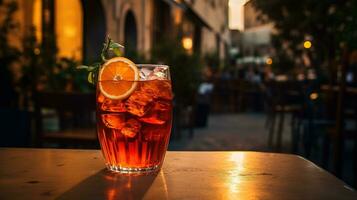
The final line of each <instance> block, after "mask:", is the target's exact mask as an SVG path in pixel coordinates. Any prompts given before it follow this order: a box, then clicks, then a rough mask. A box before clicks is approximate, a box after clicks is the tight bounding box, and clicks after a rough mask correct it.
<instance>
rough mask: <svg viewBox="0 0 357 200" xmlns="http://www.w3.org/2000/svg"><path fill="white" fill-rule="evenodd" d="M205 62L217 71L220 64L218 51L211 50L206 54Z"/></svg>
mask: <svg viewBox="0 0 357 200" xmlns="http://www.w3.org/2000/svg"><path fill="white" fill-rule="evenodd" d="M204 60H205V64H206V65H207V66H208V67H210V68H211V69H212V70H214V71H217V70H218V69H219V66H220V60H219V56H218V53H217V52H211V53H207V54H206V55H204Z"/></svg>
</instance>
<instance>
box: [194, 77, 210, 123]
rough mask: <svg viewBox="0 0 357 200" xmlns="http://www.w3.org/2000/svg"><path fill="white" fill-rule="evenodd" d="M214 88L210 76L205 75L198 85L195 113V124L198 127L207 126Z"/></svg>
mask: <svg viewBox="0 0 357 200" xmlns="http://www.w3.org/2000/svg"><path fill="white" fill-rule="evenodd" d="M213 88H214V85H213V83H212V81H211V79H210V78H209V77H204V78H203V81H202V82H201V83H200V85H199V86H198V92H197V104H196V114H195V116H196V119H195V124H196V126H197V127H206V126H207V123H208V115H209V113H210V104H211V94H212V92H213Z"/></svg>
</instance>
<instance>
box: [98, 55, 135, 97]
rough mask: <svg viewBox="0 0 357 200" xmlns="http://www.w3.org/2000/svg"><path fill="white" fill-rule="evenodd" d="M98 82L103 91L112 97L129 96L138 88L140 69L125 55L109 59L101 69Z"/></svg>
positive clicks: (105, 94)
mask: <svg viewBox="0 0 357 200" xmlns="http://www.w3.org/2000/svg"><path fill="white" fill-rule="evenodd" d="M98 80H99V82H98V84H99V89H100V91H101V93H102V94H103V95H104V96H106V97H107V98H110V99H117V100H118V99H124V98H127V97H128V96H129V95H130V94H131V93H132V92H133V91H134V90H135V88H136V86H137V81H138V80H139V70H138V68H137V67H136V65H135V64H134V63H133V62H132V61H131V60H129V59H127V58H124V57H115V58H112V59H110V60H108V61H107V62H106V63H104V65H103V66H102V68H101V69H100V70H99V76H98Z"/></svg>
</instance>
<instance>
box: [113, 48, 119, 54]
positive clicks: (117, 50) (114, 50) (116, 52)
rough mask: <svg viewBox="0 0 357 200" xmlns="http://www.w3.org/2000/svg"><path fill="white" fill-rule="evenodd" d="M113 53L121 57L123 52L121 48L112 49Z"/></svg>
mask: <svg viewBox="0 0 357 200" xmlns="http://www.w3.org/2000/svg"><path fill="white" fill-rule="evenodd" d="M112 51H113V52H114V54H115V55H116V56H121V51H120V49H119V48H115V49H112Z"/></svg>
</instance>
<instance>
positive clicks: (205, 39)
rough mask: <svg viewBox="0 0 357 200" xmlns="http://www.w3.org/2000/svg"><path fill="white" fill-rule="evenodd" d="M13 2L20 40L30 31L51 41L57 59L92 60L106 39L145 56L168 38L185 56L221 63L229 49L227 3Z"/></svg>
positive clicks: (223, 0)
mask: <svg viewBox="0 0 357 200" xmlns="http://www.w3.org/2000/svg"><path fill="white" fill-rule="evenodd" d="M17 1H18V3H19V11H18V13H17V15H16V18H17V19H18V21H19V22H20V31H19V35H20V36H24V35H25V34H27V33H28V30H30V27H32V26H34V27H35V35H36V38H37V40H38V41H39V42H41V43H45V42H48V41H49V40H51V41H53V40H54V41H55V43H56V46H57V49H58V55H59V56H60V57H69V58H74V59H76V60H84V61H92V60H95V59H96V55H98V54H99V51H100V49H101V48H102V43H103V41H104V38H105V36H106V35H109V36H110V37H111V38H113V39H114V40H115V41H118V42H119V43H121V44H123V45H124V46H125V47H126V50H133V51H137V52H139V53H140V54H142V55H144V56H146V57H150V50H151V49H152V47H153V46H154V45H155V43H156V42H158V41H159V40H161V39H162V38H165V37H166V36H167V37H173V36H172V35H174V36H176V37H178V38H180V39H182V44H183V46H184V47H185V48H186V49H187V50H188V51H189V52H197V53H200V54H206V53H212V52H216V53H217V55H218V56H219V57H220V58H222V59H224V58H225V56H226V49H227V46H228V44H229V31H228V0H209V1H193V0H17Z"/></svg>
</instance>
